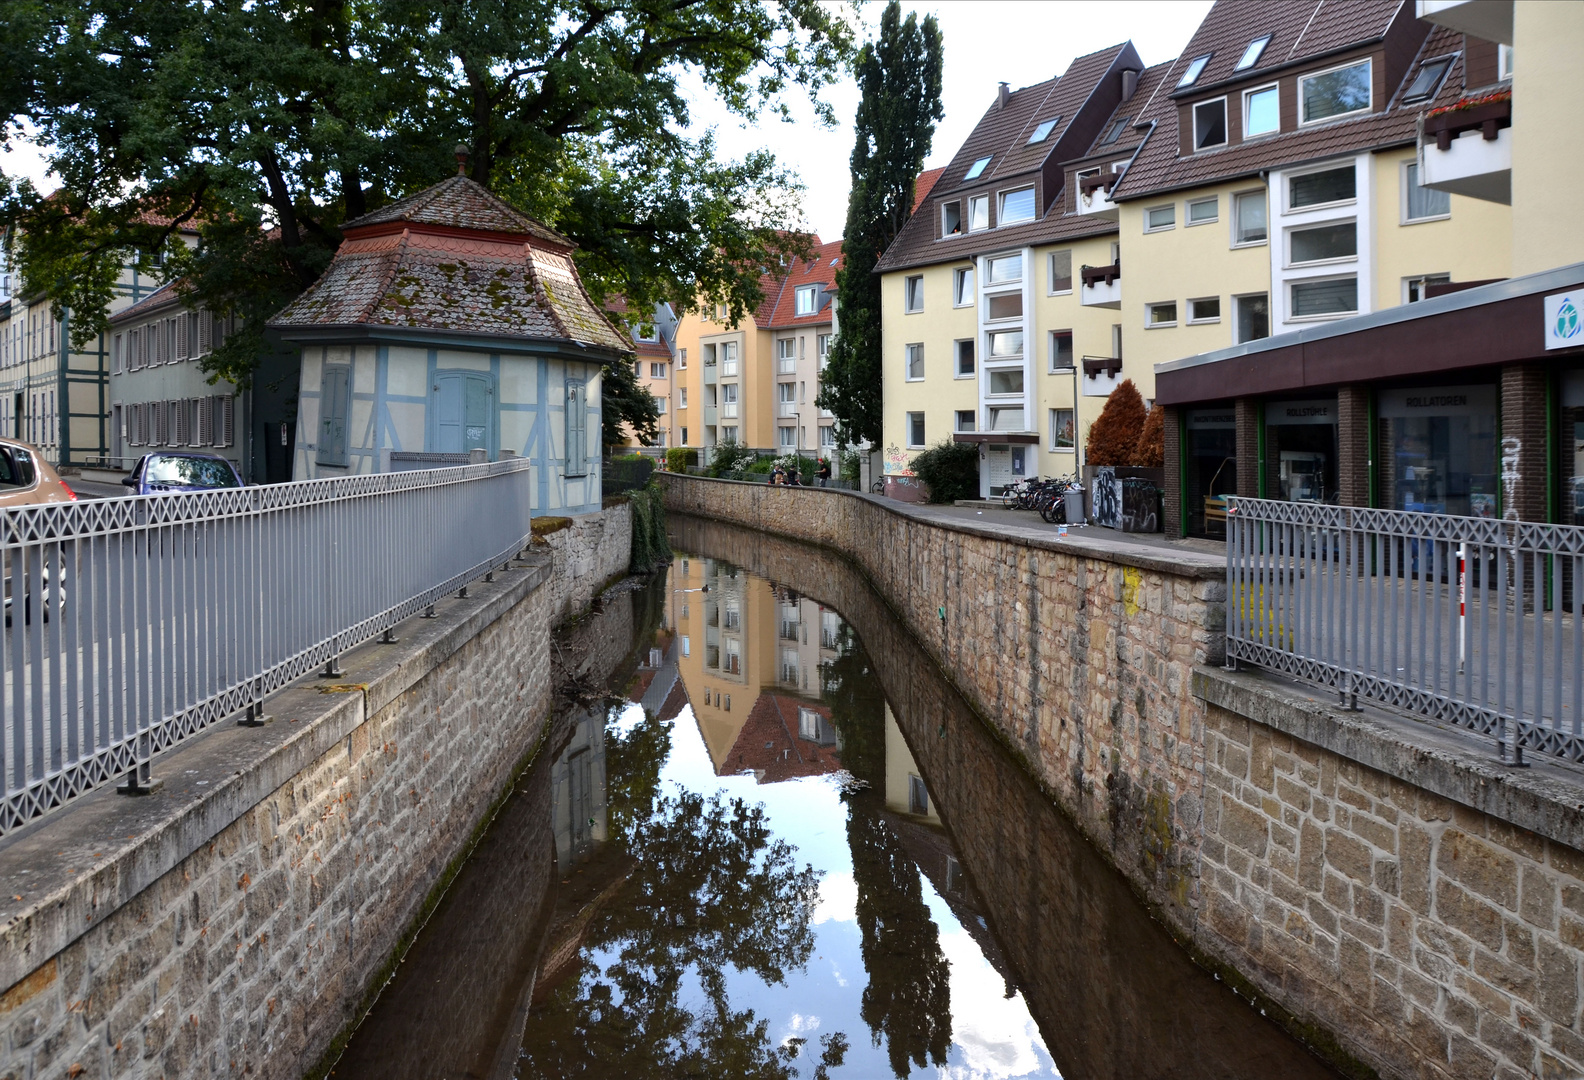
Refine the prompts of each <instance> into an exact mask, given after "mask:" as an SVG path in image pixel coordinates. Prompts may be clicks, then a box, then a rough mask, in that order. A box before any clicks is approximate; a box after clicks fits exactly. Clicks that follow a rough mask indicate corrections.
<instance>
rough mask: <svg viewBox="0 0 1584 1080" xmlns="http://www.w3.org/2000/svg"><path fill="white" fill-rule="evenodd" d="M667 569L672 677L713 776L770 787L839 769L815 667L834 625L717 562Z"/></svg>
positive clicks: (832, 649) (836, 621)
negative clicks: (746, 774)
mask: <svg viewBox="0 0 1584 1080" xmlns="http://www.w3.org/2000/svg"><path fill="white" fill-rule="evenodd" d="M670 572H671V582H672V589H671V598H670V602H669V604H668V622H669V624H670V625H671V626H672V627H674V628H675V632H676V650H675V655H676V658H677V666H678V671H679V674H680V678H681V682H682V683H683V685H684V687H685V689H686V692H687V698H688V701H689V703H690V704H691V705H692V707H693V716H694V719H695V720H696V721H697V723H698V726H699V732H700V734H701V735H702V736H703V738H704V745H705V746H706V747H707V748H708V750H709V754H710V761H711V762H712V763H713V764H714V766H715V771H716V773H718V774H721V775H725V774H727V773H735V772H742V771H744V770H752V771H753V772H754V774H755V775H756V776H757V777H758V778H759V780H760V782H761V783H774V782H776V781H778V780H785V779H790V778H791V777H795V776H813V775H817V774H819V773H827V772H835V771H837V770H838V769H840V768H841V759H840V756H839V752H840V749H841V746H840V741H839V739H838V737H837V734H836V729H835V727H834V726H833V725H832V724H831V719H830V708H829V707H828V706H826V705H824V704H823V703H822V702H821V701H820V674H819V668H820V664H821V663H823V662H825V661H828V660H831V659H834V658H835V656H836V648H837V644H838V642H839V640H840V632H841V626H842V622H841V618H840V617H839V616H838V615H837V614H836V613H835V612H834V611H831V610H829V609H827V608H825V607H823V606H821V605H820V604H818V603H816V602H815V601H813V600H809V599H807V598H805V597H802V596H800V595H798V594H797V593H795V592H793V591H791V590H790V589H786V588H783V587H781V586H775V585H771V584H770V583H768V582H766V581H763V580H760V579H758V578H753V577H751V576H750V575H749V574H748V573H747V572H745V571H743V570H741V569H739V568H738V567H736V566H733V565H732V564H731V563H728V562H723V561H721V560H717V559H696V558H692V557H690V556H679V557H678V558H677V560H676V562H674V563H673V564H672V566H671V571H670Z"/></svg>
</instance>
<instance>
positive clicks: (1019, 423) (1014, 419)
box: [990, 406, 1027, 431]
mask: <svg viewBox="0 0 1584 1080" xmlns="http://www.w3.org/2000/svg"><path fill="white" fill-rule="evenodd" d="M990 430H991V431H1024V430H1027V429H1026V428H1024V426H1023V408H1022V406H1008V407H1005V408H994V409H991V410H990Z"/></svg>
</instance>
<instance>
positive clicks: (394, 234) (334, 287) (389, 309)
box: [270, 177, 633, 353]
mask: <svg viewBox="0 0 1584 1080" xmlns="http://www.w3.org/2000/svg"><path fill="white" fill-rule="evenodd" d="M442 189H444V191H442ZM469 189H471V190H469ZM437 192H438V193H441V194H443V195H444V198H441V197H439V196H438V195H434V193H437ZM431 195H434V197H428V196H431ZM403 203H405V204H406V206H407V209H405V210H403V211H401V216H395V217H388V218H385V219H383V221H381V222H370V221H369V217H374V216H375V215H369V216H368V217H364V218H360V219H358V223H357V224H356V225H355V226H354V227H357V228H361V227H362V226H366V225H370V224H394V223H401V224H402V225H403V227H402V228H401V229H400V230H399V231H397V230H395V229H389V230H377V231H375V232H374V233H373V234H369V233H366V232H365V233H361V234H360V235H354V236H352V237H349V238H348V239H347V240H345V241H344V242H343V243H342V244H341V247H340V249H339V250H338V251H337V252H336V255H335V258H334V259H333V260H332V261H331V263H330V266H329V268H328V269H327V270H325V272H324V274H323V275H322V276H321V277H320V278H319V280H318V281H317V282H315V283H314V284H313V286H312V287H311V288H310V289H309V290H308V291H307V292H305V293H303V294H302V295H301V296H299V297H298V298H297V299H296V300H294V301H292V302H291V303H290V304H289V305H287V307H286V309H285V310H284V311H282V312H281V313H280V314H279V315H277V316H275V318H274V319H272V320H271V321H270V325H271V326H272V327H276V328H279V329H282V330H286V331H290V330H291V329H293V328H299V327H300V328H305V329H306V328H310V327H337V328H341V327H355V326H380V327H402V328H408V329H414V330H438V331H451V332H460V333H471V334H481V335H490V336H493V337H522V338H533V339H538V340H557V341H575V342H580V343H583V344H588V345H596V346H599V347H601V348H605V349H610V350H613V351H615V352H623V353H631V352H632V351H633V349H632V342H631V341H630V340H629V339H628V338H627V336H626V335H625V334H623V333H621V332H620V331H618V330H617V329H616V328H615V327H614V326H613V325H611V322H610V320H609V319H608V318H606V316H605V313H604V312H602V311H600V310H599V308H597V307H596V306H595V305H594V303H593V301H592V300H591V299H590V297H589V295H588V292H587V291H586V290H585V289H584V288H583V283H582V281H581V280H580V279H579V278H578V274H577V269H576V267H575V266H574V265H573V262H572V254H571V249H570V248H569V247H568V246H567V245H566V241H564V240H562V239H559V238H555V239H554V240H553V241H552V242H551V243H549V244H543V243H541V238H540V237H539V235H538V233H536V232H530V231H528V229H527V228H525V227H522V226H521V223H524V222H526V223H527V224H528V225H529V226H532V225H533V223H532V222H530V221H529V219H527V218H525V217H522V216H521V215H518V214H516V211H513V210H511V208H510V207H508V206H506V204H505V203H503V202H501V201H500V200H499V199H497V198H495V197H494V196H493V195H490V194H489V193H488V192H487V191H485V190H484V189H483V188H482V187H480V186H479V185H478V184H475V183H474V182H473V181H471V180H468V179H466V178H465V177H453V178H452V179H450V180H447V181H446V182H445V183H444V184H438V185H436V186H435V187H433V188H430V189H428V191H427V192H420V193H419V195H416V196H413V198H412V199H411V200H403ZM403 203H396V204H392V207H387V208H386V211H389V210H391V209H392V208H393V207H396V206H401V205H403ZM497 210H499V211H500V212H497ZM447 211H454V212H455V214H456V216H455V217H448V216H447ZM379 213H382V214H383V213H385V211H380V212H379ZM509 215H515V216H509ZM508 225H511V226H513V227H512V228H511V229H510V230H508V229H507V228H506V226H508ZM534 228H539V227H538V226H534ZM544 231H545V232H546V233H549V230H544ZM469 233H473V234H474V235H468V234H469ZM503 234H505V235H503ZM513 235H515V237H516V239H513ZM549 235H550V236H551V237H555V234H554V233H549ZM286 336H287V337H290V336H291V335H290V333H288V334H287V335H286Z"/></svg>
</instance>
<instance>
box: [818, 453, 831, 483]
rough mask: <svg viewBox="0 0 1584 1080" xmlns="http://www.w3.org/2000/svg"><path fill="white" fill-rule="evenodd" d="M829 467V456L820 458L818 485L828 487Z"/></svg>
mask: <svg viewBox="0 0 1584 1080" xmlns="http://www.w3.org/2000/svg"><path fill="white" fill-rule="evenodd" d="M830 478H831V467H830V458H820V467H819V482H820V485H819V486H820V487H830Z"/></svg>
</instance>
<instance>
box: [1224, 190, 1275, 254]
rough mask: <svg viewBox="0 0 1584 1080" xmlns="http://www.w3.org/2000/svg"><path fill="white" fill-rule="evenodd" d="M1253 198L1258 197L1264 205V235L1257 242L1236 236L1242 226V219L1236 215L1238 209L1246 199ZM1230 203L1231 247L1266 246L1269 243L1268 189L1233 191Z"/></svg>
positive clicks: (1239, 215)
mask: <svg viewBox="0 0 1584 1080" xmlns="http://www.w3.org/2000/svg"><path fill="white" fill-rule="evenodd" d="M1254 197H1258V198H1260V199H1262V200H1264V203H1265V235H1264V236H1262V237H1260V238H1259V239H1258V240H1244V239H1242V238H1241V237H1240V236H1239V235H1238V230H1239V229H1241V228H1242V225H1243V218H1242V215H1241V214H1239V213H1238V207H1239V206H1240V205H1241V204H1242V200H1244V199H1248V198H1254ZM1231 202H1232V213H1231V215H1230V216H1231V219H1232V220H1231V222H1230V224H1231V226H1232V246H1233V247H1234V248H1247V247H1264V246H1266V245H1267V244H1269V243H1270V192H1269V191H1268V189H1266V188H1250V189H1249V190H1247V191H1234V192H1232V198H1231Z"/></svg>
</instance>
